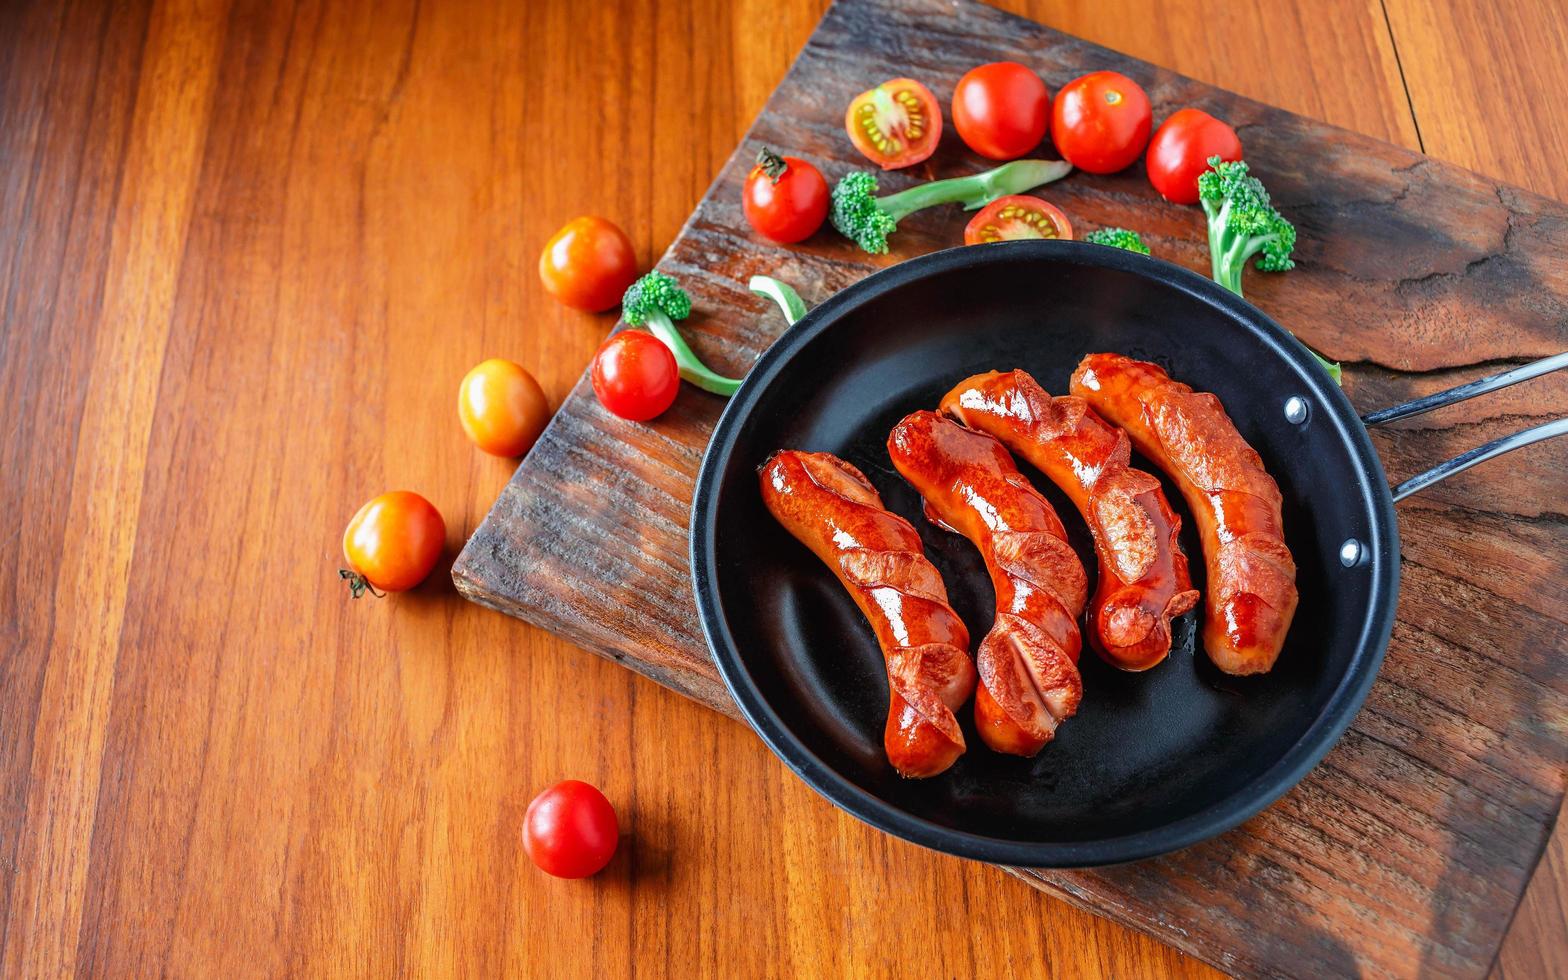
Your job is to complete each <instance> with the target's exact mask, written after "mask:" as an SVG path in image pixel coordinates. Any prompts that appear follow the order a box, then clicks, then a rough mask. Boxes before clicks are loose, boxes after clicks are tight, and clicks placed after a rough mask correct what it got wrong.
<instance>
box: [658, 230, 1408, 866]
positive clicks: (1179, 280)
mask: <svg viewBox="0 0 1568 980" xmlns="http://www.w3.org/2000/svg"><path fill="white" fill-rule="evenodd" d="M1030 260H1036V261H1040V260H1045V261H1057V262H1067V263H1070V264H1077V265H1087V266H1098V267H1106V268H1111V269H1114V270H1117V271H1122V272H1128V273H1131V274H1134V275H1139V276H1143V277H1145V278H1152V279H1155V280H1157V281H1160V282H1161V283H1163V284H1165V285H1167V286H1170V287H1173V288H1176V289H1178V290H1181V291H1182V292H1185V293H1187V294H1189V295H1190V296H1192V297H1193V298H1194V299H1196V300H1198V301H1200V302H1204V303H1207V304H1208V305H1210V306H1214V307H1217V308H1218V309H1219V311H1220V312H1222V313H1224V314H1226V315H1228V316H1230V317H1231V318H1232V319H1234V320H1237V321H1239V326H1240V327H1241V328H1242V329H1246V330H1250V331H1251V332H1253V333H1254V334H1256V335H1257V336H1258V337H1259V339H1260V340H1262V341H1263V342H1264V344H1265V345H1266V346H1267V347H1269V348H1270V349H1271V350H1273V352H1274V353H1275V354H1276V355H1278V356H1280V357H1282V358H1284V359H1285V360H1286V361H1287V362H1288V364H1289V365H1290V366H1291V367H1293V368H1294V369H1295V371H1296V373H1297V374H1298V375H1299V376H1300V377H1301V381H1302V384H1303V385H1305V386H1306V387H1307V388H1308V389H1309V390H1310V393H1311V394H1312V395H1313V396H1315V398H1316V400H1317V401H1318V403H1319V404H1320V405H1322V406H1323V407H1324V408H1325V409H1326V411H1325V413H1324V414H1325V415H1326V416H1328V418H1327V421H1328V422H1330V423H1332V424H1333V426H1334V428H1335V430H1336V432H1337V433H1338V436H1339V438H1340V439H1341V441H1342V442H1345V443H1347V444H1348V446H1349V449H1350V456H1351V457H1352V459H1353V460H1354V461H1355V463H1356V464H1357V466H1358V467H1359V470H1358V472H1357V473H1356V474H1355V476H1356V477H1357V479H1356V481H1355V483H1356V484H1357V490H1356V492H1358V493H1359V494H1360V495H1361V496H1362V497H1363V499H1364V500H1365V502H1366V504H1367V512H1368V519H1369V528H1368V531H1369V535H1368V537H1369V539H1370V540H1369V541H1368V542H1367V543H1368V544H1369V545H1370V548H1369V549H1368V550H1369V551H1370V553H1371V557H1370V560H1371V563H1372V566H1373V567H1372V568H1371V569H1370V574H1369V576H1368V581H1369V586H1368V591H1369V604H1368V609H1369V613H1368V616H1367V618H1366V620H1365V621H1364V622H1363V623H1362V628H1361V632H1360V635H1359V636H1357V637H1356V650H1355V652H1354V653H1353V654H1352V657H1351V661H1350V668H1349V669H1348V670H1346V672H1345V675H1344V676H1343V677H1342V678H1340V681H1339V683H1338V685H1336V687H1335V688H1334V690H1333V693H1332V694H1331V695H1330V697H1329V699H1328V702H1327V704H1326V705H1325V707H1324V709H1323V711H1322V712H1321V713H1320V714H1319V715H1318V717H1317V718H1316V719H1315V720H1314V721H1313V722H1312V724H1311V725H1309V726H1308V727H1307V729H1306V730H1305V731H1303V732H1302V733H1301V734H1300V736H1299V737H1298V738H1297V739H1296V740H1295V741H1294V742H1293V743H1292V744H1291V745H1290V747H1289V748H1288V749H1287V750H1286V751H1285V752H1284V753H1283V754H1282V755H1281V756H1280V757H1279V758H1278V759H1277V760H1276V761H1275V762H1274V763H1273V764H1271V765H1270V766H1268V768H1266V769H1265V770H1264V771H1263V772H1262V773H1261V774H1260V775H1258V776H1257V777H1256V778H1255V779H1253V780H1252V781H1251V782H1249V783H1247V784H1245V785H1243V786H1242V787H1240V788H1238V789H1237V790H1236V791H1235V792H1233V793H1231V794H1229V795H1228V796H1226V797H1224V798H1221V799H1218V800H1215V801H1214V802H1212V803H1211V804H1209V805H1208V806H1206V807H1204V808H1203V809H1201V810H1198V811H1197V812H1195V813H1191V814H1188V815H1187V816H1184V817H1182V818H1180V819H1178V820H1174V821H1172V822H1170V823H1167V824H1163V825H1161V826H1158V827H1154V828H1150V829H1148V830H1142V831H1139V832H1137V833H1133V834H1126V835H1120V836H1115V837H1107V838H1102V839H1098V840H1088V841H1068V842H1055V841H1037V840H1017V839H1008V838H1001V837H993V836H987V835H983V834H976V833H973V832H970V831H964V830H958V829H955V828H952V827H948V826H944V825H942V824H938V823H935V822H934V821H930V820H927V819H925V818H922V817H919V816H916V815H914V814H913V813H910V812H908V811H906V810H904V809H902V808H900V807H897V806H895V805H894V804H891V803H889V802H887V801H886V800H883V799H882V798H881V797H879V796H877V795H875V794H874V793H871V792H870V791H868V790H866V789H863V788H862V787H860V786H859V785H857V784H855V783H854V782H852V781H851V780H849V779H848V778H846V777H845V776H843V775H842V774H840V773H839V772H838V771H837V770H836V769H834V768H833V767H832V766H831V765H829V764H828V763H827V762H826V761H825V760H823V759H822V758H820V757H819V756H818V755H816V754H815V753H814V752H812V751H811V749H810V748H809V747H808V746H807V745H806V744H805V743H804V742H803V741H801V740H800V739H799V738H797V737H796V736H795V735H794V733H793V732H791V731H790V729H789V727H788V725H786V724H785V723H784V721H783V719H782V718H781V717H780V716H779V714H778V713H777V712H776V711H775V710H774V709H773V707H772V706H771V705H770V704H769V703H768V702H767V699H766V698H765V697H763V695H762V693H761V690H760V687H759V685H758V684H757V683H756V681H755V680H754V679H753V678H752V676H751V673H750V671H749V669H748V668H747V666H746V664H745V662H744V660H743V659H742V658H741V655H740V652H739V648H738V646H737V644H736V642H735V639H734V637H733V635H732V634H731V632H730V629H729V625H728V621H727V618H726V616H725V613H724V610H723V607H722V604H721V603H720V602H719V597H718V578H717V569H718V555H717V538H716V535H715V533H714V528H715V520H714V518H715V516H716V513H717V508H718V505H719V503H720V494H719V492H718V488H719V484H720V482H721V480H722V477H723V475H724V474H725V473H726V472H727V471H728V469H729V467H730V465H731V463H732V459H733V456H734V450H735V443H736V442H737V440H738V438H739V436H740V434H741V433H742V431H743V430H744V428H745V424H746V422H747V420H748V419H749V417H750V414H751V411H752V409H753V408H754V407H755V405H756V403H757V401H758V400H759V398H760V397H761V394H762V393H763V392H764V391H765V390H766V389H767V388H768V386H769V385H770V384H771V383H772V381H773V380H774V379H775V378H776V377H777V376H778V375H779V373H780V372H781V371H782V370H783V369H784V367H785V366H786V365H787V364H788V362H789V360H790V359H791V358H792V357H793V356H794V355H795V354H797V353H799V352H800V351H801V350H802V349H803V348H804V347H805V346H807V345H808V344H809V343H810V342H811V341H813V340H815V339H816V338H817V337H818V336H820V335H821V334H822V333H824V332H825V331H827V330H830V329H832V327H833V326H834V325H835V324H836V323H839V322H842V320H843V319H844V318H845V317H846V315H848V314H849V313H851V312H852V311H854V310H856V309H858V308H860V307H862V306H864V305H865V304H867V303H870V302H873V301H875V300H876V299H878V298H880V297H882V296H883V295H885V294H886V293H888V292H890V291H892V290H896V289H899V288H901V287H903V286H905V285H907V284H909V283H911V282H913V281H916V280H919V279H922V278H925V277H929V276H933V275H939V274H945V273H950V272H954V271H958V270H962V269H964V268H968V267H972V266H975V265H980V264H986V263H993V262H1004V261H1005V262H1028V261H1030ZM689 548H690V552H689V558H690V564H691V575H692V590H693V593H694V594H695V597H696V600H697V610H698V620H699V621H700V623H701V625H702V631H703V637H704V639H705V640H706V642H707V645H708V650H709V653H710V654H711V655H712V657H713V660H714V663H715V666H716V667H717V669H718V671H719V675H720V677H721V678H722V679H723V681H724V684H725V687H726V688H727V689H728V690H729V692H730V696H731V697H732V698H733V699H734V700H735V703H736V705H737V707H738V708H739V709H740V712H741V714H742V716H743V717H745V719H746V721H747V722H748V723H749V724H750V725H751V727H752V729H753V730H754V731H756V732H757V734H758V735H759V736H760V737H761V738H762V740H763V742H764V743H765V744H766V745H767V746H768V748H769V750H770V751H772V752H773V754H774V755H776V756H778V757H779V758H780V759H781V760H782V761H783V762H784V763H785V765H787V766H788V767H789V768H790V769H791V770H792V771H793V772H795V774H796V775H798V776H799V777H800V778H801V779H802V780H803V781H804V782H805V783H806V784H807V785H808V786H810V787H811V788H812V789H814V790H815V791H816V792H818V793H820V794H821V795H822V796H824V797H826V798H827V800H828V801H829V802H831V803H832V804H833V805H835V806H837V807H839V808H840V809H843V810H845V811H846V812H848V813H850V814H852V815H854V816H855V817H857V818H859V819H861V820H863V821H865V822H866V823H869V824H871V825H872V826H874V827H877V828H878V829H880V830H883V831H886V832H888V833H891V834H893V835H894V836H897V837H901V838H903V839H905V840H908V841H911V842H913V843H916V844H919V845H921V846H924V847H928V848H931V849H933V850H937V851H941V852H944V853H948V854H954V855H957V856H960V857H968V858H974V859H977V860H983V861H990V862H995V863H1000V864H1010V865H1018V866H1023V867H1036V868H1083V867H1096V866H1103V865H1110V864H1120V863H1125V862H1129V861H1137V860H1142V859H1145V858H1150V857H1155V856H1158V855H1161V854H1167V853H1170V852H1172V851H1177V850H1180V849H1182V848H1185V847H1189V846H1191V845H1193V844H1197V843H1201V842H1202V841H1205V840H1209V839H1211V838H1213V837H1216V836H1219V835H1220V834H1222V833H1225V832H1226V831H1229V830H1231V829H1234V828H1235V827H1237V826H1239V825H1240V824H1242V823H1244V822H1245V821H1247V820H1249V819H1251V818H1252V817H1253V816H1256V815H1257V814H1258V813H1261V812H1262V811H1263V810H1264V809H1266V808H1267V807H1269V806H1270V805H1272V804H1273V803H1274V802H1275V801H1277V800H1278V799H1279V798H1280V797H1282V796H1284V795H1285V793H1287V792H1289V791H1290V789H1292V788H1293V787H1294V786H1295V785H1296V784H1297V783H1299V782H1300V781H1301V780H1302V779H1303V778H1304V777H1305V776H1306V775H1307V773H1309V772H1310V771H1311V770H1312V769H1313V768H1315V767H1316V766H1317V764H1318V763H1319V762H1321V761H1322V759H1323V757H1324V756H1325V755H1327V754H1328V751H1329V749H1331V748H1332V747H1333V746H1334V745H1335V744H1336V743H1337V742H1338V741H1339V739H1340V737H1341V736H1342V735H1343V734H1344V732H1345V730H1346V729H1347V728H1348V727H1349V726H1350V723H1351V721H1353V720H1354V718H1355V716H1356V715H1357V714H1358V713H1359V712H1360V709H1361V707H1362V705H1363V704H1364V702H1365V700H1366V697H1367V694H1368V693H1369V691H1370V690H1371V687H1372V684H1373V682H1374V681H1375V680H1376V678H1377V674H1378V672H1379V669H1380V667H1381V665H1382V662H1383V657H1384V654H1385V651H1386V649H1387V646H1388V640H1389V637H1390V635H1391V634H1392V631H1393V624H1394V614H1395V607H1396V605H1397V599H1398V594H1399V557H1398V556H1399V532H1398V524H1397V520H1396V518H1395V514H1394V504H1393V499H1392V495H1391V494H1390V492H1389V487H1388V481H1387V478H1386V476H1385V475H1384V472H1383V466H1382V461H1381V459H1380V458H1379V456H1378V454H1377V452H1376V450H1375V449H1374V448H1373V446H1372V442H1371V439H1370V437H1369V436H1368V434H1367V430H1366V428H1365V427H1364V426H1363V425H1362V424H1361V421H1360V417H1359V416H1358V415H1357V413H1356V411H1355V409H1354V408H1353V407H1352V406H1351V404H1350V400H1349V399H1348V398H1347V397H1346V396H1345V394H1344V392H1343V391H1341V390H1340V389H1339V388H1338V387H1337V386H1336V385H1334V384H1332V382H1331V381H1330V379H1329V378H1328V377H1327V375H1326V374H1325V373H1324V372H1323V371H1322V370H1321V368H1319V367H1318V366H1317V362H1316V360H1315V359H1314V357H1313V355H1312V354H1311V352H1310V351H1308V350H1307V348H1306V347H1304V346H1303V345H1302V344H1301V342H1300V341H1298V340H1296V339H1295V337H1293V336H1292V335H1291V334H1290V333H1288V332H1287V331H1286V330H1284V328H1282V327H1280V326H1279V325H1278V324H1277V323H1275V322H1274V321H1273V320H1272V319H1271V318H1270V317H1268V316H1267V315H1266V314H1264V313H1263V312H1262V311H1261V310H1259V309H1258V308H1257V307H1255V306H1253V305H1252V304H1251V303H1249V302H1247V301H1246V300H1244V299H1242V298H1241V297H1239V296H1237V295H1235V294H1234V293H1231V292H1230V291H1229V290H1226V289H1225V288H1223V287H1221V286H1220V285H1218V284H1217V283H1215V282H1214V281H1212V280H1210V279H1208V278H1206V277H1204V276H1201V275H1199V274H1197V273H1195V272H1193V271H1191V270H1189V269H1186V268H1184V267H1182V266H1178V265H1175V264H1173V263H1170V262H1166V261H1163V260H1161V259H1155V258H1150V257H1147V256H1142V255H1137V254H1135V253H1131V252H1127V251H1125V250H1123V249H1117V248H1107V247H1105V246H1101V245H1092V244H1087V243H1083V242H1071V241H1046V240H1036V241H1014V242H1003V243H994V244H988V245H985V246H980V247H974V246H961V247H957V248H950V249H946V250H943V251H939V252H933V253H929V254H927V255H923V256H919V257H917V258H913V259H909V260H906V261H903V262H900V263H898V264H896V265H893V266H889V267H887V268H885V269H881V270H878V271H877V272H874V273H872V274H871V275H869V276H867V277H866V278H864V279H861V280H860V281H858V282H856V283H854V284H852V285H850V286H848V287H846V288H844V289H842V290H840V291H839V292H837V293H836V294H834V295H833V296H831V297H829V298H828V299H827V300H826V301H824V302H823V303H822V304H821V305H819V306H817V307H816V308H814V309H812V310H811V311H809V312H808V313H807V315H806V316H804V317H802V318H801V319H800V320H799V321H798V322H797V323H795V324H794V325H793V326H791V327H790V328H789V329H787V330H786V331H785V332H784V333H783V334H782V335H781V336H780V337H779V338H778V340H777V341H775V342H774V343H773V344H772V346H770V347H769V348H768V349H767V350H766V351H764V352H763V354H762V356H761V357H759V358H758V360H757V362H756V364H755V365H753V367H752V369H751V370H750V371H749V372H748V373H747V375H746V378H745V380H744V382H743V384H742V385H741V387H740V389H739V390H738V391H737V392H736V393H735V395H734V396H733V397H732V398H731V399H730V402H729V404H728V405H727V406H726V407H725V410H724V412H723V414H722V415H721V416H720V418H719V422H718V424H717V426H716V427H715V428H714V432H713V436H712V438H711V439H710V441H709V444H708V448H707V450H706V451H705V453H704V455H703V461H702V467H701V469H700V471H699V473H698V477H697V483H696V492H695V494H694V497H693V501H692V510H691V533H690V540H689ZM938 778H940V777H938Z"/></svg>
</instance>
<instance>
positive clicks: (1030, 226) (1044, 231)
mask: <svg viewBox="0 0 1568 980" xmlns="http://www.w3.org/2000/svg"><path fill="white" fill-rule="evenodd" d="M1072 237H1073V225H1072V222H1070V221H1068V220H1067V215H1065V214H1063V213H1062V209H1061V208H1059V207H1057V206H1056V205H1054V204H1050V203H1048V202H1046V201H1042V200H1040V199H1039V198H1038V197H1030V196H1029V195H1027V194H1009V195H1008V196H1006V197H999V198H997V199H996V200H994V201H992V202H991V203H990V204H987V205H986V206H985V208H984V210H982V211H981V212H980V213H979V214H977V215H975V216H974V217H973V218H972V219H970V221H969V226H968V227H967V228H965V229H964V244H965V245H983V244H985V243H986V242H1009V241H1014V240H1016V239H1019V238H1063V239H1071V238H1072Z"/></svg>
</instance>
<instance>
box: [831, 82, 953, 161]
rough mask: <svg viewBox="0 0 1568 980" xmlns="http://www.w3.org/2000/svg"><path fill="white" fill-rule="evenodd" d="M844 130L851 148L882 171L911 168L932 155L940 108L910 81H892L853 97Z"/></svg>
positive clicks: (938, 135) (939, 136) (939, 131)
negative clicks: (846, 131) (853, 145)
mask: <svg viewBox="0 0 1568 980" xmlns="http://www.w3.org/2000/svg"><path fill="white" fill-rule="evenodd" d="M844 128H845V129H847V130H849V139H850V142H852V143H854V144H855V149H857V150H859V151H860V152H861V154H863V155H864V156H865V158H866V159H867V160H870V161H871V162H872V163H874V164H876V165H877V166H879V167H881V168H882V169H883V170H897V169H898V168H899V167H912V166H914V165H915V164H917V163H919V162H920V161H922V160H924V159H926V158H927V157H929V156H930V155H931V154H932V153H934V152H936V145H937V143H938V142H940V141H941V139H942V107H941V106H939V105H937V101H936V96H934V95H932V94H931V90H930V89H928V88H926V87H925V86H924V85H921V84H920V83H919V82H917V81H915V80H914V79H913V78H895V79H893V80H892V81H890V82H883V83H882V84H881V85H878V86H877V87H876V88H874V89H871V90H869V91H866V92H861V93H860V94H859V95H857V96H855V100H854V101H853V102H851V103H850V104H849V111H848V112H846V113H844Z"/></svg>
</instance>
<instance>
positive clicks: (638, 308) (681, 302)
mask: <svg viewBox="0 0 1568 980" xmlns="http://www.w3.org/2000/svg"><path fill="white" fill-rule="evenodd" d="M690 315H691V297H690V296H688V295H686V290H684V289H682V288H681V287H680V285H679V284H678V283H676V281H675V280H674V279H672V278H671V277H669V276H667V275H665V274H664V273H662V272H650V273H648V274H647V275H646V276H643V277H642V278H641V279H639V280H637V281H636V282H634V283H632V285H631V288H630V289H628V290H626V295H625V296H622V297H621V318H622V319H624V320H625V321H626V322H627V324H628V325H629V326H633V327H643V326H646V327H647V328H648V332H649V333H651V334H653V335H654V336H655V337H658V338H659V339H660V340H661V341H663V342H664V346H666V347H668V348H669V349H670V353H672V354H674V355H675V364H676V366H677V367H679V368H680V372H681V378H682V379H684V380H686V381H689V382H691V383H692V384H694V385H696V386H697V387H699V388H701V389H702V390H703V391H711V392H713V393H714V394H715V395H725V396H729V395H733V394H735V389H737V388H739V387H740V379H739V378H726V377H724V376H723V375H721V374H716V373H714V372H713V371H712V370H710V369H709V368H708V366H707V365H706V364H704V363H702V361H701V360H699V359H698V357H697V355H696V354H695V353H694V352H693V351H692V349H691V348H690V347H688V346H687V345H686V340H685V338H683V337H682V336H681V334H680V331H679V330H676V329H675V321H676V320H684V319H686V318H687V317H688V316H690Z"/></svg>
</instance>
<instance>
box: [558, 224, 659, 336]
mask: <svg viewBox="0 0 1568 980" xmlns="http://www.w3.org/2000/svg"><path fill="white" fill-rule="evenodd" d="M539 279H540V281H542V282H543V283H544V288H545V289H546V290H547V291H548V292H549V293H550V295H551V296H554V297H555V298H556V299H558V300H560V301H561V302H562V303H565V304H566V305H567V306H570V307H571V308H572V309H574V310H584V311H586V312H588V313H602V312H604V311H605V310H608V309H609V308H610V307H612V306H614V305H615V304H617V303H619V302H620V301H621V294H622V293H625V292H626V289H627V287H629V286H630V285H631V284H632V283H633V282H634V281H636V279H637V253H636V252H634V251H632V241H631V239H630V238H627V237H626V233H625V232H624V231H621V229H620V228H618V227H616V226H615V225H614V224H613V223H612V222H609V221H606V220H604V219H603V218H595V217H593V216H591V215H590V216H588V217H584V218H573V219H572V220H571V221H568V222H567V223H566V225H565V226H564V227H563V228H562V229H561V230H560V231H558V232H556V233H555V235H554V236H553V237H551V239H550V240H549V241H548V242H546V243H545V246H544V251H543V252H542V253H541V254H540V255H539Z"/></svg>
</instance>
